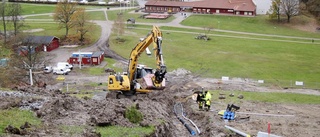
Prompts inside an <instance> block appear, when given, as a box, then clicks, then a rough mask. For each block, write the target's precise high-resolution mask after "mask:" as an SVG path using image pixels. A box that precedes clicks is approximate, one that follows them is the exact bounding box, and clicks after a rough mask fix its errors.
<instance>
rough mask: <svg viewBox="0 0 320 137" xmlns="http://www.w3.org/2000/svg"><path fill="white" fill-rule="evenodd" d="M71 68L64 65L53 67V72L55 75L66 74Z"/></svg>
mask: <svg viewBox="0 0 320 137" xmlns="http://www.w3.org/2000/svg"><path fill="white" fill-rule="evenodd" d="M70 71H71V70H70V69H68V68H66V67H55V68H53V74H55V75H68V73H69V72H70Z"/></svg>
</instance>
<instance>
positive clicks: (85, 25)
mask: <svg viewBox="0 0 320 137" xmlns="http://www.w3.org/2000/svg"><path fill="white" fill-rule="evenodd" d="M72 21H73V24H74V26H75V29H76V30H77V33H78V34H79V40H80V42H81V45H83V44H84V40H85V37H84V36H85V35H86V34H87V32H89V31H90V30H91V29H92V25H91V24H90V22H89V15H88V14H86V13H85V9H84V8H78V9H77V12H75V14H74V15H73V16H72Z"/></svg>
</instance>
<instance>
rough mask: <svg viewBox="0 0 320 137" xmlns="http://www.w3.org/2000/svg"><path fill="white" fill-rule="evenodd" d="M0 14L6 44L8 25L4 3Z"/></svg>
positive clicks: (0, 8)
mask: <svg viewBox="0 0 320 137" xmlns="http://www.w3.org/2000/svg"><path fill="white" fill-rule="evenodd" d="M0 14H1V19H2V25H3V34H4V43H5V42H6V41H7V25H6V20H5V17H6V3H5V1H3V2H2V3H1V7H0Z"/></svg>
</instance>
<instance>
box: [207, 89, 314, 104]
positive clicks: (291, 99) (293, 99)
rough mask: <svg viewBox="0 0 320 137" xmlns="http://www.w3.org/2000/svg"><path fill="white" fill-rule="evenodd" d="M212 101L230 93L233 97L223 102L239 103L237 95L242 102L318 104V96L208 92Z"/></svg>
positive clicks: (278, 93)
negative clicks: (240, 96) (241, 96)
mask: <svg viewBox="0 0 320 137" xmlns="http://www.w3.org/2000/svg"><path fill="white" fill-rule="evenodd" d="M210 93H211V94H212V97H213V99H214V100H216V99H218V97H219V96H220V94H225V96H229V95H230V94H231V93H233V94H234V96H235V97H233V98H231V97H227V98H226V99H224V100H221V101H224V102H234V103H237V104H239V103H241V101H240V100H239V99H238V98H237V96H238V95H240V94H241V95H243V96H244V98H243V99H244V100H247V101H258V102H270V103H287V104H320V99H319V96H314V95H306V94H297V93H280V92H243V91H219V90H215V91H210Z"/></svg>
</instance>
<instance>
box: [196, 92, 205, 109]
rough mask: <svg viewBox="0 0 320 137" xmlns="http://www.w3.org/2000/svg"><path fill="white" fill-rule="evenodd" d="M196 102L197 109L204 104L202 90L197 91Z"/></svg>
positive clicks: (201, 107)
mask: <svg viewBox="0 0 320 137" xmlns="http://www.w3.org/2000/svg"><path fill="white" fill-rule="evenodd" d="M197 103H198V104H199V110H202V109H203V104H204V95H203V93H202V91H201V92H198V93H197Z"/></svg>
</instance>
